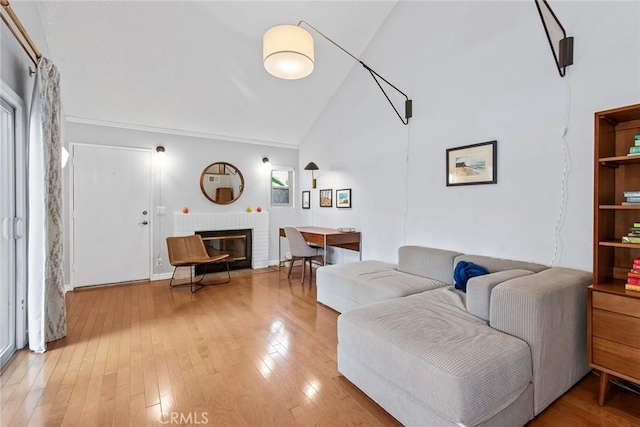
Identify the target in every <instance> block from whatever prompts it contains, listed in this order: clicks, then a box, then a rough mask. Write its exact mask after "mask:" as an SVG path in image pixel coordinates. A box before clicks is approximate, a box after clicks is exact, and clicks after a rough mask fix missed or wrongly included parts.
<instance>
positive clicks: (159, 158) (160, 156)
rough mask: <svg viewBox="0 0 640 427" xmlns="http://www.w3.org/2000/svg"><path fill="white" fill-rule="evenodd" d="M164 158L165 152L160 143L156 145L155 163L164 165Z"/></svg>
mask: <svg viewBox="0 0 640 427" xmlns="http://www.w3.org/2000/svg"><path fill="white" fill-rule="evenodd" d="M165 159H166V154H165V152H164V147H163V146H162V145H158V146H157V147H156V164H157V165H158V166H160V167H162V166H164V162H165Z"/></svg>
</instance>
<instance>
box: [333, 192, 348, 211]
mask: <svg viewBox="0 0 640 427" xmlns="http://www.w3.org/2000/svg"><path fill="white" fill-rule="evenodd" d="M350 207H351V189H350V188H344V189H342V190H336V208H343V209H344V208H347V209H348V208H350Z"/></svg>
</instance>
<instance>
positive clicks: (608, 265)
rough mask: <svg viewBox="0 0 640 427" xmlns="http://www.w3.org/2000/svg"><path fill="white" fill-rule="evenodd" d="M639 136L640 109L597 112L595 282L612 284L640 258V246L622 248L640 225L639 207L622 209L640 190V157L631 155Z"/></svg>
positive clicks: (631, 106) (594, 228)
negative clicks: (635, 225)
mask: <svg viewBox="0 0 640 427" xmlns="http://www.w3.org/2000/svg"><path fill="white" fill-rule="evenodd" d="M639 134H640V104H636V105H630V106H628V107H622V108H616V109H613V110H606V111H600V112H597V113H595V135H594V136H595V138H594V142H595V147H594V156H595V161H594V186H593V187H594V209H593V222H594V226H593V282H594V283H596V284H597V283H609V282H611V281H612V280H613V279H614V278H620V277H619V274H618V273H617V272H618V271H624V270H626V271H628V270H629V269H630V268H631V265H632V264H633V259H634V258H637V257H640V245H636V244H632V243H622V241H621V239H622V236H626V235H627V233H628V231H629V227H631V226H632V224H633V223H634V222H640V206H635V205H622V202H624V201H625V198H624V192H625V191H640V155H633V156H628V155H627V154H628V153H629V147H631V146H633V145H634V141H635V136H636V135H639Z"/></svg>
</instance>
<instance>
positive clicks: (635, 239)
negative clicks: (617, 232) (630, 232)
mask: <svg viewBox="0 0 640 427" xmlns="http://www.w3.org/2000/svg"><path fill="white" fill-rule="evenodd" d="M622 243H634V244H640V237H635V236H622Z"/></svg>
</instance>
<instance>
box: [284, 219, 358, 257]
mask: <svg viewBox="0 0 640 427" xmlns="http://www.w3.org/2000/svg"><path fill="white" fill-rule="evenodd" d="M295 228H296V229H297V230H298V231H299V232H300V234H302V237H304V240H306V241H307V243H311V244H313V245H316V246H320V247H322V248H324V262H325V264H328V262H327V246H333V247H336V248H342V249H348V250H350V251H356V252H358V256H359V258H360V260H362V247H361V243H362V236H361V234H360V232H359V231H350V232H342V231H338V230H336V229H335V228H322V227H295ZM280 237H286V236H285V234H284V228H280ZM278 260H279V261H280V264H281V265H282V246H281V245H280V239H278Z"/></svg>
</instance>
